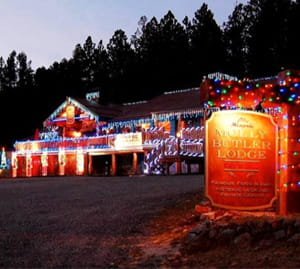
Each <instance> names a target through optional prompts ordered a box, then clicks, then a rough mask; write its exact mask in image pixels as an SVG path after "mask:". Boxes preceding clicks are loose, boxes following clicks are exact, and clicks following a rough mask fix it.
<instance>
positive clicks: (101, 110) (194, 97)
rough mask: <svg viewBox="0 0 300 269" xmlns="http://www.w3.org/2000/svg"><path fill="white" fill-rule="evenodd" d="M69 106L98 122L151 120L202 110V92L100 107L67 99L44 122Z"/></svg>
mask: <svg viewBox="0 0 300 269" xmlns="http://www.w3.org/2000/svg"><path fill="white" fill-rule="evenodd" d="M68 104H73V105H74V106H76V107H78V108H80V109H81V110H83V111H85V112H86V113H88V114H90V115H91V116H92V117H93V118H95V119H96V120H97V121H99V120H100V121H101V118H103V119H104V120H111V121H122V120H128V119H138V118H150V117H151V116H152V114H153V113H156V114H159V113H168V112H184V111H189V110H191V109H199V108H200V90H199V88H191V89H186V90H178V91H173V92H165V93H164V94H162V95H159V96H157V97H155V98H153V99H150V100H148V101H142V102H135V103H127V104H123V105H116V104H113V105H100V104H96V103H91V102H89V101H87V100H86V99H83V98H73V97H67V98H66V100H65V101H64V102H63V103H62V104H61V105H60V106H59V107H58V108H57V109H56V110H55V111H54V112H53V113H52V114H51V115H50V116H49V117H48V118H47V119H46V120H45V121H44V125H45V124H46V122H47V121H50V120H52V119H54V118H56V117H57V116H58V115H59V114H60V113H61V112H62V111H63V110H64V109H65V107H66V106H67V105H68Z"/></svg>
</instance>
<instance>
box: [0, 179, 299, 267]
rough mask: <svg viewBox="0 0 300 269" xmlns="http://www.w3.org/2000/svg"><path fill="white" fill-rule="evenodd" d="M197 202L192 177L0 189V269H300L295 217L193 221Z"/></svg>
mask: <svg viewBox="0 0 300 269" xmlns="http://www.w3.org/2000/svg"><path fill="white" fill-rule="evenodd" d="M202 193H203V177H202V176H200V175H194V176H173V177H172V176H170V177H166V176H163V177H158V176H157V177H120V178H97V177H87V178H85V177H74V178H67V177H62V178H46V179H45V178H44V179H40V178H34V179H14V180H10V179H0V197H1V198H0V199H1V200H0V267H18V268H20V267H27V268H28V267H30V268H31V267H98V268H208V267H209V268H224V267H225V268H226V267H230V268H241V267H243V268H245V267H246V268H257V267H263V268H269V267H281V268H287V267H289V268H296V267H300V243H299V242H300V239H299V240H298V237H297V235H298V228H299V227H300V221H299V219H297V217H295V218H294V217H289V218H288V219H282V218H279V217H277V216H273V215H269V216H268V219H266V217H264V216H261V215H260V216H248V215H247V216H245V215H238V214H233V213H231V214H229V215H228V214H227V213H226V212H224V211H216V212H213V213H214V214H213V216H212V214H211V212H209V213H207V214H205V213H199V212H197V211H196V210H195V206H196V205H197V204H199V203H200V201H202V198H203V194H202ZM237 223H238V224H237ZM298 226H299V227H298ZM203 227H204V228H203ZM249 227H250V228H249ZM242 229H245V231H242ZM247 229H248V230H247ZM216 230H217V231H218V232H217V235H214V234H213V233H212V231H216ZM230 231H236V233H235V237H233V236H232V237H230V236H231V234H230V233H228V232H230ZM245 235H246V237H245ZM267 235H268V237H266V236H267ZM228 236H229V237H228ZM243 236H244V237H243ZM247 236H248V237H247ZM224 238H225V239H226V240H224ZM241 238H242V240H237V239H241ZM299 238H300V237H299ZM291 239H293V240H291Z"/></svg>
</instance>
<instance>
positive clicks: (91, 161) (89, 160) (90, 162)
mask: <svg viewBox="0 0 300 269" xmlns="http://www.w3.org/2000/svg"><path fill="white" fill-rule="evenodd" d="M92 174H93V158H92V155H90V154H88V175H89V176H91V175H92Z"/></svg>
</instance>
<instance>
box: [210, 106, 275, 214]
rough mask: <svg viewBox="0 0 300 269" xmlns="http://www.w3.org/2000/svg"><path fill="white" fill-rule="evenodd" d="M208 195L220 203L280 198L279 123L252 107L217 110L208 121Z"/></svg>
mask: <svg viewBox="0 0 300 269" xmlns="http://www.w3.org/2000/svg"><path fill="white" fill-rule="evenodd" d="M205 143H206V196H207V197H208V198H209V199H210V200H211V202H212V204H213V205H214V206H217V207H223V208H229V209H240V210H251V209H259V208H267V207H271V206H272V203H273V201H274V200H275V198H276V194H275V188H276V186H275V182H276V171H277V154H278V153H277V152H278V150H277V126H276V124H275V123H274V121H273V119H272V117H271V116H269V115H266V114H262V113H257V112H252V111H219V112H214V113H213V114H212V116H211V118H210V119H209V120H207V122H206V141H205Z"/></svg>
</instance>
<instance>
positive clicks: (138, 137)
mask: <svg viewBox="0 0 300 269" xmlns="http://www.w3.org/2000/svg"><path fill="white" fill-rule="evenodd" d="M142 143H143V140H142V133H128V134H117V135H116V139H115V141H114V147H115V148H116V149H126V148H131V147H139V146H142Z"/></svg>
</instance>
